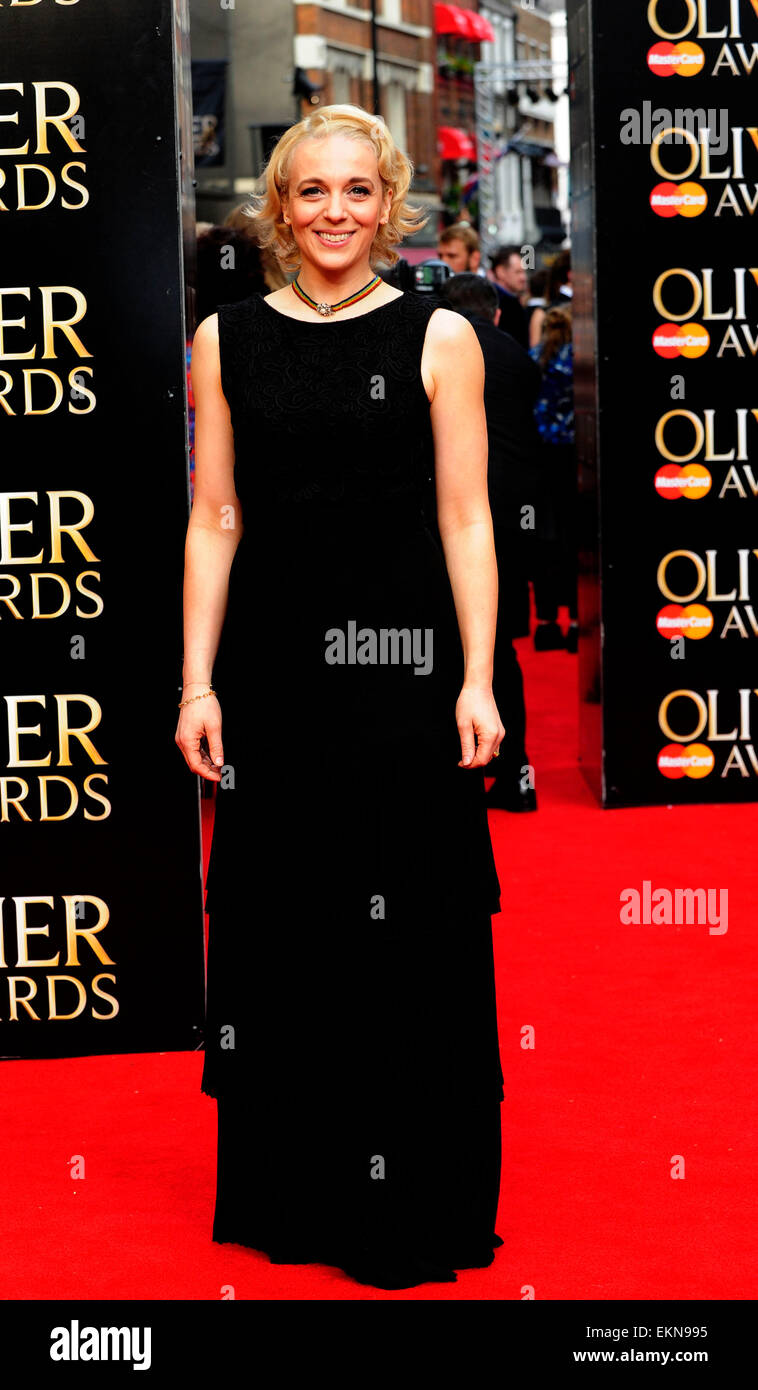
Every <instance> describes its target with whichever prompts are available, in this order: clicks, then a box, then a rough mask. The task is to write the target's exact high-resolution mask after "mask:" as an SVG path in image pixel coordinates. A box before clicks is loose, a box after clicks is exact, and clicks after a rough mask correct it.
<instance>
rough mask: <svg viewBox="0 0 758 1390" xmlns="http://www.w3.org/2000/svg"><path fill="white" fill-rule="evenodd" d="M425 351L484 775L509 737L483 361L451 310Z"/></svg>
mask: <svg viewBox="0 0 758 1390" xmlns="http://www.w3.org/2000/svg"><path fill="white" fill-rule="evenodd" d="M427 344H428V351H429V359H428V360H429V366H430V372H431V375H432V379H433V382H434V391H433V395H432V402H431V409H430V414H431V422H432V432H433V435H434V456H435V465H434V467H435V479H436V490H437V524H438V526H439V532H440V537H441V539H442V545H443V549H444V552H445V561H446V563H447V570H448V574H449V576H450V585H451V588H452V591H453V598H454V601H455V608H456V613H457V616H458V626H459V629H460V634H461V642H462V645H463V657H464V680H463V689H462V691H461V697H460V699H459V701H458V709H457V720H458V728H459V730H460V733H461V750H462V754H463V756H462V759H461V764H460V765H461V766H468V767H481V766H483V765H484V764H485V763H487V762H489V760H490V758H491V757H492V755H493V753H494V751H495V750H496V749H497V748H498V747H499V745H500V742H501V740H502V737H503V734H504V732H505V731H504V729H503V726H502V723H501V722H500V716H499V714H498V711H497V707H496V705H495V701H494V698H493V695H492V664H493V652H494V647H495V627H496V622H497V592H498V581H497V561H496V559H495V542H494V537H493V530H492V515H491V513H490V505H489V496H488V492H487V453H488V445H487V418H486V415H485V412H484V359H483V357H482V350H481V348H480V346H479V340H478V338H477V336H476V333H475V332H474V329H473V328H472V326H471V324H470V323H469V322H468V320H467V319H465V318H464V317H463V316H462V315H461V314H456V313H454V312H453V311H452V310H449V309H442V310H439V311H437V312H436V313H434V314H433V315H432V317H431V319H430V321H429V327H428V330H427ZM475 735H476V738H477V745H476V749H475V745H474V736H475Z"/></svg>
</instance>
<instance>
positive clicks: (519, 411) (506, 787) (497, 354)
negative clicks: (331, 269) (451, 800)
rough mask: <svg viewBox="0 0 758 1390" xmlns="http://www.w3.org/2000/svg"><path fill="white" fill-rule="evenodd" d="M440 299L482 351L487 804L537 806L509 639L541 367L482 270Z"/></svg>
mask: <svg viewBox="0 0 758 1390" xmlns="http://www.w3.org/2000/svg"><path fill="white" fill-rule="evenodd" d="M440 302H441V303H442V304H444V305H446V306H447V307H448V308H450V309H454V310H455V311H456V312H457V313H459V314H462V315H463V316H464V317H465V318H467V319H468V320H469V322H470V323H471V326H472V328H473V329H474V332H475V333H476V336H477V338H478V339H479V346H480V347H481V349H482V356H483V357H484V410H485V415H486V419H487V441H488V462H487V486H488V492H489V499H490V511H491V512H492V524H493V529H494V533H495V554H496V558H497V567H498V578H499V591H498V611H497V628H496V635H495V659H494V675H493V690H494V691H495V700H496V703H497V705H498V709H499V710H500V713H501V717H502V720H503V723H504V724H505V729H506V736H505V739H504V740H503V744H502V747H501V750H500V758H499V760H498V762H497V763H490V766H489V768H488V769H487V771H488V775H491V776H493V777H494V779H495V783H494V786H492V787H491V788H490V790H489V792H488V794H487V804H488V806H492V807H497V808H499V809H502V810H506V811H536V809H537V797H536V793H535V790H534V785H533V780H534V779H533V777H532V775H531V770H530V764H529V759H528V757H527V753H526V707H525V703H524V682H523V677H522V674H521V668H520V666H519V662H518V656H517V654H516V649H515V647H514V645H513V639H514V637H523V636H526V635H527V634H528V633H529V574H530V570H531V568H532V562H533V558H534V557H533V554H532V552H533V550H534V547H535V539H536V538H535V531H534V529H533V528H532V527H529V526H527V527H524V526H523V524H522V523H523V522H524V520H525V519H526V520H528V519H529V516H530V514H531V516H532V517H533V516H534V515H535V514H537V513H538V511H539V491H540V488H539V477H538V471H537V470H538V462H539V457H540V436H539V432H538V430H537V426H536V422H535V416H534V409H535V405H536V401H537V395H538V392H539V389H540V381H541V377H540V370H539V367H538V366H537V365H536V363H534V362H533V361H532V360H531V358H530V357H529V354H528V352H527V351H526V349H525V348H523V347H522V346H521V344H520V343H517V342H516V341H515V339H514V338H512V337H511V336H510V334H508V333H503V332H501V331H500V328H499V325H498V319H499V317H500V306H499V303H498V295H497V289H496V287H495V285H494V284H493V283H492V281H490V280H485V279H482V277H481V276H479V275H472V274H470V273H464V274H462V275H454V276H452V277H451V279H449V280H447V281H446V282H445V284H444V285H442V286H441V290H440Z"/></svg>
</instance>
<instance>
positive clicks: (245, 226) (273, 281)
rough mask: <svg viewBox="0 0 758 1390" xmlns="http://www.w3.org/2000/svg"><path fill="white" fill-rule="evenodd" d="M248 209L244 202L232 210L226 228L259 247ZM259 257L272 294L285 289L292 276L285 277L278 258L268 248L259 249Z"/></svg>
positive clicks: (227, 218)
mask: <svg viewBox="0 0 758 1390" xmlns="http://www.w3.org/2000/svg"><path fill="white" fill-rule="evenodd" d="M246 207H247V202H244V203H238V204H237V206H236V208H232V210H231V212H230V213H228V214H227V216H226V217H225V218H224V226H225V227H231V228H232V230H233V231H235V232H242V233H243V234H244V236H246V237H247V239H248V241H251V242H252V243H253V245H254V246H257V245H258V243H257V241H256V240H255V233H254V232H253V231H252V230H251V227H250V217H249V215H248V214H247V213H246V212H245V208H246ZM259 255H260V258H261V270H262V272H263V278H264V280H265V281H266V284H267V285H268V288H269V289H270V290H271V291H272V292H273V291H274V290H281V289H283V288H284V286H285V285H286V284H288V282H289V280H290V279H291V276H290V275H285V273H284V271H283V270H282V267H281V266H280V265H279V262H278V261H277V259H276V256H275V255H274V254H273V252H272V251H271V250H270V249H269V248H268V247H267V246H261V247H259Z"/></svg>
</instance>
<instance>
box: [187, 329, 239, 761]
mask: <svg viewBox="0 0 758 1390" xmlns="http://www.w3.org/2000/svg"><path fill="white" fill-rule="evenodd" d="M191 374H192V392H193V396H194V399H195V486H194V497H193V503H192V511H191V513H190V519H189V524H188V527H187V538H186V542H185V548H184V667H183V680H184V689H183V693H182V699H183V700H184V699H188V698H189V697H190V696H192V695H194V694H199V693H200V691H201V690H202V689H203V687H206V686H207V685H208V684H209V683H210V679H211V674H212V671H213V663H214V661H215V658H216V653H217V651H218V645H219V641H220V638H221V630H222V627H223V624H224V616H225V613H226V605H227V600H228V593H229V571H230V569H231V565H232V560H233V559H234V553H235V551H236V549H237V546H238V544H239V542H240V539H241V536H242V531H243V525H242V509H241V506H240V502H239V498H238V497H237V495H236V492H235V487H234V436H233V433H232V422H231V415H230V411H229V405H228V402H227V400H226V397H225V396H224V393H223V391H222V389H221V370H220V361H219V346H218V315H217V314H211V315H210V317H209V318H206V319H203V321H202V323H201V324H200V325H199V326H198V329H197V332H196V333H195V338H194V341H193V345H192V366H191ZM203 737H205V739H206V741H207V743H208V752H209V754H210V757H208V756H207V755H206V754H205V752H204V750H203V749H202V748H201V742H202V740H203ZM176 742H177V743H178V744H179V747H180V748H181V749H182V752H183V753H184V756H185V758H186V760H187V763H188V765H189V767H190V768H191V769H192V771H193V772H198V773H200V775H201V776H204V777H211V778H212V779H213V780H218V778H219V776H220V774H219V773H218V772H217V771H215V766H217V765H218V764H219V763H222V762H223V749H222V747H221V711H220V708H219V704H218V701H217V700H216V698H215V696H212V695H211V696H208V697H207V698H205V699H202V700H194V701H193V703H192V704H190V705H186V706H185V707H184V709H182V710H181V711H180V718H179V724H178V727H177V733H176Z"/></svg>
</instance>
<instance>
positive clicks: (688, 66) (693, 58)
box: [647, 43, 705, 77]
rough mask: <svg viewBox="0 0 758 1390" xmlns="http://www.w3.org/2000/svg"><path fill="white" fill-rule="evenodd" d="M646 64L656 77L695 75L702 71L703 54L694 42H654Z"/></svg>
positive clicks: (703, 63)
mask: <svg viewBox="0 0 758 1390" xmlns="http://www.w3.org/2000/svg"><path fill="white" fill-rule="evenodd" d="M647 65H648V67H649V68H650V71H651V72H654V73H655V75H656V77H673V76H674V74H676V76H677V77H696V76H697V74H698V73H699V72H702V71H703V67H704V65H705V54H704V52H703V50H702V48H701V47H700V46H699V44H696V43H655V44H653V47H652V48H651V49H650V51H649V53H648V55H647Z"/></svg>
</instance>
